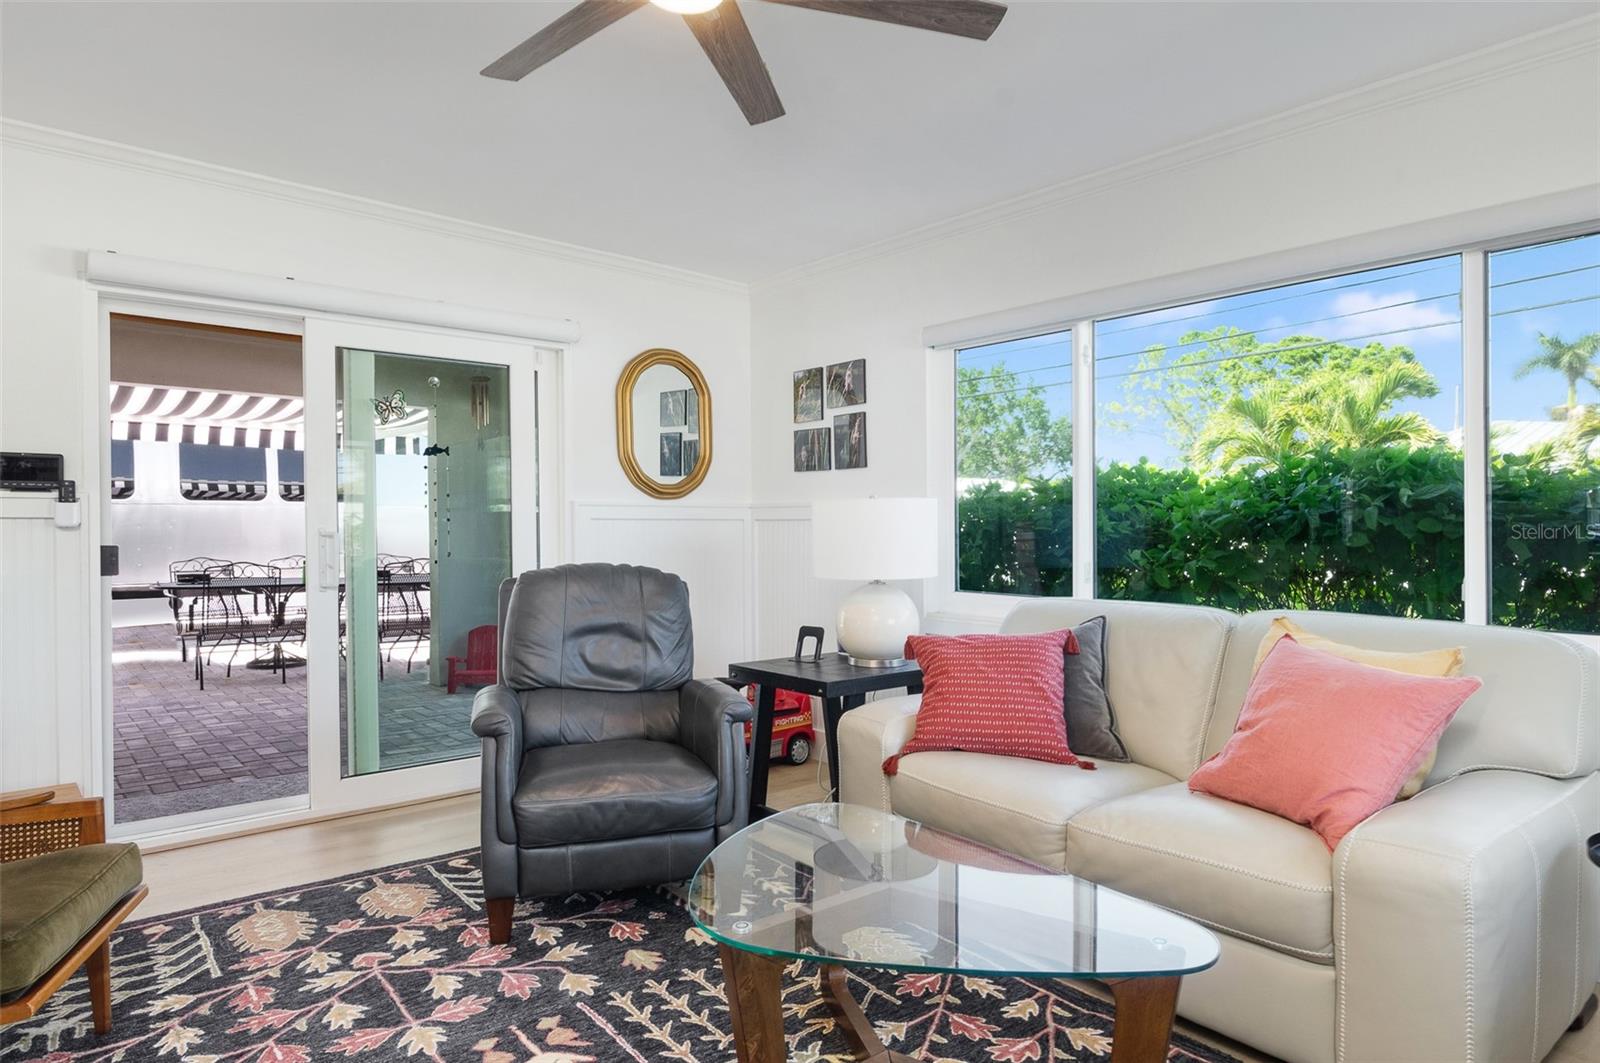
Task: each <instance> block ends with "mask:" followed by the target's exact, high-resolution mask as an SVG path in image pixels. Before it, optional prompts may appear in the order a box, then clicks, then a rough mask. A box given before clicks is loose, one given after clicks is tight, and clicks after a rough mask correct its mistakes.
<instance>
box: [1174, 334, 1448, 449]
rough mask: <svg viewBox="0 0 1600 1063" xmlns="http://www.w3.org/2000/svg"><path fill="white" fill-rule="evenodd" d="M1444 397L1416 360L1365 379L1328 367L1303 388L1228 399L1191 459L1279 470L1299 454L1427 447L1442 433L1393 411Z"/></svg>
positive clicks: (1277, 384) (1278, 385) (1275, 388)
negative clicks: (1288, 458) (1313, 450)
mask: <svg viewBox="0 0 1600 1063" xmlns="http://www.w3.org/2000/svg"><path fill="white" fill-rule="evenodd" d="M1438 391H1439V385H1438V382H1437V381H1435V380H1434V379H1433V374H1432V373H1429V372H1428V371H1427V369H1425V368H1423V366H1422V365H1421V364H1419V363H1417V362H1414V361H1405V360H1394V361H1391V362H1390V363H1389V364H1388V365H1385V366H1383V367H1382V368H1380V369H1378V370H1377V371H1375V372H1372V373H1370V374H1364V375H1351V374H1350V373H1349V372H1347V371H1346V370H1345V369H1344V368H1343V367H1341V366H1325V367H1323V368H1320V369H1317V370H1315V371H1314V372H1312V373H1311V374H1309V375H1308V376H1306V377H1305V378H1303V379H1301V380H1299V381H1298V382H1294V381H1273V382H1272V383H1270V384H1268V385H1266V386H1264V387H1261V388H1259V389H1258V390H1257V391H1256V392H1255V393H1254V394H1252V395H1235V396H1234V397H1233V398H1231V399H1229V400H1228V401H1227V403H1225V404H1224V405H1223V407H1222V408H1221V409H1220V410H1218V411H1216V412H1215V413H1213V414H1212V416H1211V418H1210V420H1209V421H1208V422H1207V424H1206V426H1205V427H1204V429H1203V430H1202V431H1201V433H1200V436H1199V438H1198V439H1196V441H1195V444H1194V446H1193V447H1192V448H1191V451H1190V461H1191V462H1192V463H1193V464H1194V465H1195V466H1197V467H1199V468H1210V469H1212V470H1214V471H1217V472H1227V471H1228V470H1230V469H1233V468H1235V467H1236V466H1238V465H1241V464H1262V465H1268V466H1274V467H1275V466H1277V465H1280V464H1282V462H1283V459H1284V458H1285V456H1286V455H1288V454H1289V453H1291V452H1292V451H1293V450H1296V449H1306V448H1330V449H1333V450H1354V449H1359V448H1362V447H1388V446H1403V447H1407V448H1415V447H1419V446H1425V445H1427V444H1430V443H1434V442H1437V441H1438V440H1439V432H1438V431H1437V430H1436V429H1435V428H1434V427H1433V425H1431V424H1429V423H1428V419H1427V418H1425V417H1423V416H1422V415H1421V414H1419V413H1414V412H1400V413H1396V412H1394V411H1393V407H1394V405H1395V403H1397V402H1399V401H1400V400H1402V399H1406V398H1415V397H1426V396H1430V395H1435V394H1437V393H1438Z"/></svg>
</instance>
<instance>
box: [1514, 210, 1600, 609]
mask: <svg viewBox="0 0 1600 1063" xmlns="http://www.w3.org/2000/svg"><path fill="white" fill-rule="evenodd" d="M1488 275H1489V303H1488V306H1489V475H1490V483H1491V495H1490V522H1489V563H1490V577H1489V588H1490V609H1489V619H1490V621H1491V622H1493V623H1496V624H1515V625H1517V626H1520V627H1535V628H1552V629H1556V630H1561V631H1578V632H1587V633H1590V634H1597V633H1600V235H1592V236H1583V237H1579V238H1577V239H1572V240H1560V241H1556V242H1554V243H1545V244H1537V245H1535V246H1531V247H1519V248H1515V249H1512V250H1508V251H1497V252H1494V253H1492V254H1490V255H1489V262H1488Z"/></svg>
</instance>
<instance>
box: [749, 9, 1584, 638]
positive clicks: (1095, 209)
mask: <svg viewBox="0 0 1600 1063" xmlns="http://www.w3.org/2000/svg"><path fill="white" fill-rule="evenodd" d="M1597 84H1600V48H1597V46H1596V43H1595V42H1594V41H1593V40H1592V39H1584V40H1577V41H1572V40H1568V41H1564V42H1561V41H1548V40H1547V41H1542V42H1539V44H1538V45H1537V48H1536V49H1535V48H1521V47H1512V48H1509V49H1507V50H1506V51H1505V52H1504V53H1503V54H1496V55H1493V56H1490V57H1487V58H1480V59H1477V60H1474V61H1471V62H1465V63H1462V64H1459V65H1458V67H1457V68H1454V69H1449V70H1445V71H1437V70H1436V71H1430V72H1427V73H1426V75H1425V76H1419V77H1418V78H1417V79H1416V80H1415V81H1413V82H1408V83H1402V84H1391V85H1386V86H1382V87H1380V88H1379V89H1376V90H1374V91H1371V92H1368V93H1365V94H1357V95H1354V96H1350V97H1346V98H1343V99H1340V100H1337V101H1333V102H1331V103H1329V104H1325V105H1321V106H1317V107H1313V108H1309V109H1306V110H1304V111H1302V112H1300V113H1298V114H1295V115H1291V116H1288V117H1286V118H1283V119H1280V120H1274V121H1269V122H1267V123H1263V124H1260V125H1258V126H1256V127H1253V128H1250V129H1246V130H1240V131H1237V132H1234V133H1231V134H1229V135H1225V136H1222V137H1218V138H1213V139H1212V140H1209V141H1207V142H1205V143H1203V144H1199V145H1195V146H1192V147H1191V148H1188V149H1184V150H1181V151H1178V152H1174V153H1169V154H1168V155H1166V156H1163V157H1160V158H1154V159H1149V160H1144V161H1142V162H1139V163H1136V164H1134V165H1130V166H1127V167H1122V168H1119V169H1117V170H1115V171H1108V172H1105V173H1102V174H1097V175H1094V176H1092V177H1090V178H1087V179H1085V180H1083V181H1081V182H1077V183H1075V184H1071V185H1067V186H1062V187H1060V188H1057V189H1054V190H1051V191H1049V192H1047V193H1045V194H1041V195H1038V196H1033V197H1028V198H1026V199H1024V200H1022V201H1018V202H1016V203H1014V204H1010V205H1002V206H1000V207H997V208H995V209H992V210H989V211H984V212H979V214H978V215H976V216H972V217H968V218H964V219H958V220H956V221H954V222H952V223H950V224H948V225H944V226H940V227H936V229H935V231H932V232H929V233H924V234H914V235H912V236H910V237H907V238H903V239H899V240H894V241H890V242H889V243H888V244H886V245H884V246H881V247H878V248H872V249H866V250H864V251H863V252H860V253H856V254H851V255H845V256H841V257H840V258H839V259H837V260H833V261H829V262H823V263H818V264H815V265H813V266H812V267H808V268H803V269H801V270H797V271H795V272H794V273H793V274H791V275H789V276H785V277H780V278H777V279H775V280H773V281H770V282H766V283H762V284H758V285H756V286H755V287H754V288H753V290H752V302H751V335H752V342H753V346H754V350H755V366H754V368H753V396H754V398H753V402H752V409H753V411H754V413H755V421H754V423H755V425H756V428H755V430H754V431H755V436H754V460H755V466H754V478H753V481H752V482H753V486H754V491H755V499H756V501H757V502H758V503H761V502H766V501H770V502H779V501H781V502H783V503H786V504H795V503H804V502H805V501H806V500H809V499H812V498H818V497H829V496H842V495H865V494H869V493H872V494H924V493H926V492H927V490H928V485H929V483H930V477H944V476H946V475H953V466H954V457H953V455H952V454H951V453H949V450H948V447H940V448H937V449H935V448H931V447H930V446H929V432H930V424H929V417H928V412H927V411H928V405H929V404H928V395H929V388H930V386H931V387H938V388H943V387H944V386H945V385H944V382H943V380H930V379H929V373H928V367H929V365H930V356H929V354H928V352H927V351H926V349H925V348H924V347H923V345H922V330H923V329H924V328H925V327H926V326H929V325H935V324H940V323H944V322H949V321H954V320H957V319H962V318H966V317H971V316H976V315H980V314H988V313H994V312H997V311H1002V310H1006V309H1009V308H1013V307H1019V306H1023V305H1026V304H1030V303H1035V302H1041V301H1045V300H1052V299H1059V298H1064V297H1070V296H1073V295H1076V294H1079V293H1090V292H1097V291H1100V290H1101V289H1106V288H1110V287H1113V286H1118V285H1126V284H1130V283H1135V282H1140V281H1145V280H1149V279H1153V278H1158V277H1164V276H1168V275H1172V274H1180V273H1186V272H1189V271H1195V270H1204V269H1210V268H1214V267H1218V266H1222V265H1225V264H1229V263H1238V262H1240V261H1242V260H1248V259H1253V258H1257V257H1260V256H1268V255H1274V254H1278V253H1282V252H1285V251H1289V250H1293V249H1297V248H1303V247H1309V246H1311V245H1317V244H1323V243H1326V242H1330V241H1342V240H1347V239H1348V238H1351V237H1356V236H1359V235H1360V234H1366V233H1373V232H1378V231H1380V230H1386V229H1392V228H1394V227H1398V226H1406V225H1412V224H1415V223H1419V222H1424V221H1427V220H1429V219H1436V218H1446V217H1449V216H1451V215H1456V214H1460V213H1464V212H1468V211H1475V210H1480V209H1482V208H1487V207H1493V206H1498V205H1502V204H1508V203H1513V202H1516V201H1521V200H1526V199H1530V198H1533V197H1538V196H1544V195H1547V194H1550V193H1560V192H1568V191H1570V190H1574V189H1587V190H1589V192H1590V193H1591V196H1590V201H1591V202H1592V203H1593V211H1592V216H1593V217H1596V218H1600V93H1597V92H1596V85H1597ZM930 164H931V165H937V151H936V146H934V150H933V153H932V156H931V158H930ZM1415 250H1418V251H1422V250H1429V248H1417V249H1415ZM1327 265H1330V266H1334V265H1339V263H1328V264H1327ZM1191 294H1192V295H1200V294H1204V293H1203V292H1194V293H1191ZM847 357H848V358H853V357H865V358H866V359H867V380H868V396H869V398H870V400H871V402H870V407H869V409H870V412H869V414H868V417H867V425H868V454H869V458H870V465H869V468H867V469H866V470H864V471H851V472H842V473H841V472H832V473H820V474H819V473H795V472H793V471H791V446H792V444H791V438H792V434H791V426H790V423H789V422H790V420H791V412H790V411H791V400H790V383H791V373H792V372H793V371H794V370H797V369H803V368H806V367H809V366H814V365H818V364H821V363H824V362H829V361H836V360H839V359H841V358H847ZM932 427H933V428H935V429H937V428H938V426H937V425H935V426H932ZM944 434H946V435H948V430H947V429H946V431H945V433H944ZM756 578H757V582H758V585H759V587H760V589H761V591H762V592H763V593H765V595H766V597H767V598H768V599H769V600H795V601H800V602H813V603H814V602H815V600H816V599H817V596H818V595H819V594H820V595H821V596H822V598H823V599H827V597H828V596H829V595H830V594H832V593H834V590H833V589H832V588H831V587H830V586H828V585H824V586H823V587H820V588H813V589H812V590H810V591H807V590H806V589H805V588H804V587H803V584H804V583H805V582H806V581H807V577H806V575H805V572H804V570H803V569H801V570H796V569H795V568H794V567H793V566H788V567H772V568H767V569H763V570H762V571H759V572H758V573H757V576H756ZM952 579H953V577H945V578H944V579H943V581H942V582H943V583H944V585H945V586H949V584H950V583H951V582H952ZM921 589H922V590H923V591H924V592H925V596H926V597H927V598H929V599H931V600H936V599H938V598H940V597H941V596H942V592H941V591H940V589H939V588H937V587H933V586H929V587H924V588H921ZM802 608H809V609H810V610H811V611H812V613H813V615H814V614H815V612H816V611H817V606H816V605H815V604H811V605H809V606H797V607H795V608H793V609H791V610H790V612H789V614H788V615H787V616H786V617H784V618H783V621H782V622H781V625H780V624H779V621H777V620H776V619H775V620H774V624H775V626H782V627H784V628H785V629H786V630H787V632H789V633H787V634H785V633H781V632H776V631H775V632H773V633H772V634H771V636H770V637H769V634H768V633H767V632H765V631H763V632H762V633H761V636H760V638H761V645H760V646H759V647H758V648H760V649H762V650H772V649H775V648H783V646H784V640H785V639H792V638H793V635H792V631H793V627H794V625H795V624H797V623H800V622H802V620H803V618H802V615H801V609H802ZM829 620H830V621H831V614H830V615H829ZM954 622H955V623H961V624H964V625H965V626H966V629H968V630H970V629H972V627H973V626H975V625H973V624H972V623H971V618H970V617H963V618H961V619H960V620H958V621H954ZM934 624H935V625H936V626H937V625H938V624H939V619H938V618H937V617H936V618H935V619H934ZM830 632H831V623H830Z"/></svg>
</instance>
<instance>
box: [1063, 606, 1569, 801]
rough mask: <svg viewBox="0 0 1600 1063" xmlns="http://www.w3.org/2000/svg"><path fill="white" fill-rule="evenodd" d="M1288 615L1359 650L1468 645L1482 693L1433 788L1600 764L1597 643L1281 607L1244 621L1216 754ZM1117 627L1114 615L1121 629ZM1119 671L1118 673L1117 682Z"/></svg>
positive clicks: (1451, 733)
mask: <svg viewBox="0 0 1600 1063" xmlns="http://www.w3.org/2000/svg"><path fill="white" fill-rule="evenodd" d="M1090 604H1092V603H1090ZM1279 616H1288V617H1289V618H1290V619H1291V620H1294V621H1295V622H1296V623H1299V624H1303V625H1304V626H1305V627H1307V628H1309V629H1311V630H1312V631H1315V632H1316V633H1317V634H1319V635H1322V636H1324V637H1325V638H1331V639H1336V640H1338V641H1339V642H1345V643H1350V644H1352V645H1357V646H1382V647H1384V648H1386V649H1390V650H1397V651H1402V652H1417V651H1421V650H1431V649H1437V648H1439V647H1440V646H1460V647H1461V648H1462V652H1463V653H1464V655H1465V658H1466V662H1467V668H1468V669H1470V670H1471V672H1472V674H1473V675H1475V676H1477V677H1478V678H1479V679H1481V680H1483V689H1482V690H1480V691H1478V692H1477V693H1476V694H1474V695H1473V696H1472V697H1471V699H1469V700H1468V701H1467V703H1466V704H1465V705H1463V706H1461V710H1460V711H1459V712H1457V713H1456V716H1455V719H1453V720H1451V721H1450V726H1449V727H1447V728H1445V732H1444V734H1443V735H1442V736H1441V737H1440V739H1439V758H1438V761H1437V762H1436V763H1435V764H1434V768H1433V772H1432V774H1431V775H1430V776H1429V777H1428V781H1429V785H1432V784H1436V783H1439V782H1442V781H1443V780H1445V779H1448V778H1450V777H1451V776H1453V775H1459V774H1461V773H1462V772H1466V771H1474V770H1478V769H1482V768H1496V767H1499V768H1516V769H1520V770H1522V771H1532V772H1538V773H1539V774H1541V775H1550V776H1554V777H1555V778H1559V779H1570V778H1576V777H1577V776H1580V775H1584V774H1587V773H1589V772H1592V771H1595V770H1596V769H1597V768H1600V727H1597V726H1596V725H1595V721H1596V720H1600V654H1597V653H1596V652H1595V650H1594V649H1593V648H1591V647H1589V646H1584V645H1581V644H1579V643H1577V642H1576V641H1574V640H1572V639H1569V638H1564V637H1562V636H1560V635H1553V634H1550V633H1549V632H1545V631H1530V630H1527V629H1524V628H1514V627H1499V626H1495V625H1492V624H1490V625H1479V624H1462V623H1458V622H1456V621H1453V620H1412V619H1408V618H1401V617H1391V616H1364V615H1361V614H1359V613H1331V612H1329V613H1319V612H1295V611H1287V612H1286V611H1284V610H1281V609H1280V610H1274V611H1272V612H1263V613H1250V614H1248V615H1246V616H1245V617H1243V618H1242V619H1240V621H1239V627H1238V631H1237V632H1236V633H1235V635H1234V638H1233V640H1232V641H1231V642H1230V643H1229V646H1228V656H1227V661H1226V663H1225V664H1224V665H1223V674H1222V682H1221V684H1220V686H1219V687H1218V691H1217V712H1216V715H1215V718H1214V719H1213V720H1212V725H1211V729H1210V732H1209V734H1208V736H1207V739H1206V754H1207V755H1208V756H1209V755H1210V754H1212V753H1215V752H1216V751H1217V750H1219V749H1221V748H1222V747H1223V745H1224V744H1225V743H1226V742H1227V741H1228V738H1229V737H1230V736H1231V735H1232V734H1233V728H1234V724H1235V723H1236V722H1237V721H1238V717H1239V710H1240V708H1241V707H1243V705H1244V692H1245V690H1246V689H1247V688H1248V687H1249V686H1250V676H1251V671H1252V665H1253V664H1254V663H1255V655H1256V648H1257V647H1258V646H1259V645H1260V642H1261V638H1262V636H1263V635H1265V634H1266V633H1267V628H1268V627H1269V626H1270V625H1271V624H1272V621H1273V619H1274V618H1275V617H1279ZM1115 623H1116V620H1115V617H1114V616H1113V619H1112V624H1113V627H1112V629H1111V631H1112V633H1114V632H1115V630H1116V629H1115V626H1114V625H1115ZM1113 653H1115V650H1114V649H1113ZM1116 674H1117V673H1116V672H1112V673H1111V678H1112V679H1113V681H1114V680H1115V679H1116ZM1111 696H1112V698H1113V700H1114V702H1115V704H1116V706H1117V713H1118V718H1117V722H1118V724H1119V726H1120V727H1121V729H1122V737H1123V739H1124V740H1126V741H1128V751H1129V752H1130V753H1132V754H1133V756H1134V759H1135V760H1139V759H1141V758H1140V756H1139V751H1138V749H1136V748H1135V746H1134V743H1133V741H1132V740H1131V738H1130V737H1129V731H1128V727H1129V722H1130V721H1129V720H1128V718H1127V716H1128V709H1127V707H1126V705H1125V699H1124V698H1122V697H1121V696H1119V695H1118V693H1117V690H1116V689H1115V686H1113V688H1112V691H1111Z"/></svg>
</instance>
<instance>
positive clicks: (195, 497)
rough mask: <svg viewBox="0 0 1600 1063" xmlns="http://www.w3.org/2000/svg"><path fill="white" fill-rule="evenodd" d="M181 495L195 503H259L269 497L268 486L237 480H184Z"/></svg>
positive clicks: (180, 489) (180, 488)
mask: <svg viewBox="0 0 1600 1063" xmlns="http://www.w3.org/2000/svg"><path fill="white" fill-rule="evenodd" d="M179 493H180V494H181V495H183V497H184V498H187V499H189V500H190V501H194V502H217V501H223V502H259V501H261V499H263V498H266V497H267V485H266V484H264V483H250V482H241V481H237V480H235V481H216V480H184V481H183V482H182V484H181V486H180V487H179Z"/></svg>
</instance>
